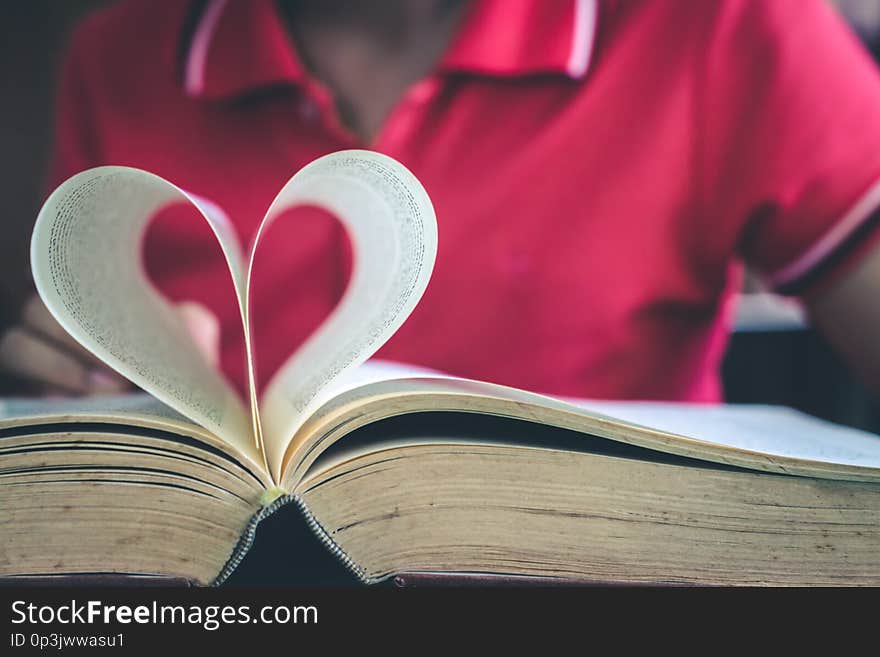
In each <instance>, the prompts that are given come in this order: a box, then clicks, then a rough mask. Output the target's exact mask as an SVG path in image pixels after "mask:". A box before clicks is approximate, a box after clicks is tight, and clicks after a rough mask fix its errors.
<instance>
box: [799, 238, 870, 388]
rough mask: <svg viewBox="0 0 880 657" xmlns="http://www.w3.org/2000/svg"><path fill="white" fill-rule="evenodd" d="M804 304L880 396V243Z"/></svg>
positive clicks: (855, 370) (842, 353)
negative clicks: (850, 268)
mask: <svg viewBox="0 0 880 657" xmlns="http://www.w3.org/2000/svg"><path fill="white" fill-rule="evenodd" d="M804 303H805V305H806V307H807V311H808V313H809V315H810V318H811V320H812V322H813V324H814V325H815V326H816V327H817V328H818V329H819V331H820V332H821V333H822V334H823V335H824V336H825V337H826V338H828V340H829V342H830V343H831V344H832V346H833V347H834V348H835V350H836V351H837V352H838V353H839V354H840V355H841V356H842V357H843V358H844V360H845V362H846V363H847V365H848V366H849V367H850V369H851V370H852V371H853V372H854V373H855V374H856V375H857V376H858V377H859V378H860V379H862V381H864V383H865V384H867V385H868V386H869V387H870V389H871V391H872V392H873V394H874V395H875V396H876V398H877V399H880V245H878V246H874V247H873V248H872V249H871V251H870V252H868V253H867V254H865V255H864V256H863V257H862V258H860V260H859V262H858V263H857V265H856V266H855V267H854V268H853V269H852V270H850V271H848V272H846V273H845V274H843V275H842V276H841V277H839V279H838V280H836V281H834V282H833V283H832V284H831V285H829V286H828V287H827V288H825V289H823V290H821V291H819V292H817V293H816V294H815V295H813V296H811V297H809V298H805V299H804Z"/></svg>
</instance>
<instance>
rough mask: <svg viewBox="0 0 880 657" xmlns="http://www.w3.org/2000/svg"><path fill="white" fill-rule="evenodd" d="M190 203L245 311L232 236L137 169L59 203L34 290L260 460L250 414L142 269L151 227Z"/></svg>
mask: <svg viewBox="0 0 880 657" xmlns="http://www.w3.org/2000/svg"><path fill="white" fill-rule="evenodd" d="M181 201H183V202H192V203H194V204H195V205H196V207H198V208H199V210H200V212H201V213H202V215H203V216H204V218H205V220H206V221H207V222H208V223H209V224H210V226H211V228H212V229H213V231H214V233H215V235H216V236H217V240H218V242H219V243H220V246H221V248H222V250H223V252H224V255H225V257H226V260H227V263H228V265H229V269H230V272H231V276H232V283H233V285H234V287H235V289H236V293H237V294H238V297H239V300H240V301H242V300H243V297H244V293H245V280H244V274H243V271H242V258H241V255H240V253H241V249H240V247H239V245H238V243H237V241H236V239H235V234H234V232H233V231H232V228H231V226H228V225H227V224H225V223H224V222H223V221H221V220H219V219H218V218H217V217H211V216H210V211H209V209H207V208H206V207H202V206H200V205H199V204H198V203H197V202H196V200H194V199H193V198H191V197H190V196H189V195H187V194H186V193H185V192H183V191H182V190H180V189H178V188H177V187H175V186H174V185H172V184H171V183H169V182H167V181H165V180H163V179H162V178H160V177H158V176H155V175H153V174H150V173H147V172H145V171H140V170H138V169H131V168H128V167H112V166H108V167H98V168H95V169H89V170H87V171H84V172H82V173H79V174H77V175H75V176H73V177H72V178H70V179H68V180H67V181H66V182H64V183H62V184H61V185H60V186H59V187H58V189H56V190H55V191H54V192H53V193H52V195H51V196H50V197H49V199H48V200H47V201H46V203H45V204H44V206H43V208H42V209H41V211H40V214H39V216H38V218H37V223H36V226H35V228H34V234H33V238H32V241H31V266H32V269H33V276H34V281H35V283H36V286H37V290H38V292H39V294H40V296H41V297H42V298H43V301H44V302H45V303H46V306H47V307H48V309H49V311H50V312H51V313H52V315H53V316H54V317H55V319H56V320H57V321H58V322H59V323H60V324H61V326H63V327H64V328H65V329H66V330H67V332H68V333H70V334H71V335H72V336H73V337H74V338H76V340H77V341H79V342H80V344H82V345H83V346H84V347H85V348H86V349H88V350H89V351H91V352H92V353H94V354H95V355H96V356H98V357H99V358H101V360H103V361H104V362H105V363H107V365H109V366H110V367H112V368H113V369H114V370H116V371H117V372H119V373H120V374H122V375H123V376H124V377H126V378H127V379H129V380H130V381H132V382H133V383H134V384H136V385H137V386H139V387H140V388H142V389H143V390H146V391H147V392H149V393H150V394H152V395H153V396H155V397H156V398H157V399H159V400H160V401H162V402H164V403H165V404H167V405H168V406H170V407H171V408H173V409H174V410H176V411H177V412H179V413H180V414H182V415H184V416H185V417H187V418H189V419H190V420H192V421H193V422H195V423H197V424H199V425H201V426H202V427H204V428H205V429H207V430H209V431H210V432H212V433H213V434H215V435H216V436H217V437H219V438H221V439H223V440H225V441H226V442H228V443H229V444H231V445H233V446H234V447H236V448H237V449H239V450H240V451H242V452H244V453H245V454H246V455H248V456H249V457H251V458H253V457H254V455H255V453H256V450H255V447H254V444H253V430H252V428H251V418H250V414H249V413H248V411H247V410H246V409H245V407H244V405H243V404H242V402H241V400H240V399H239V398H238V397H237V395H236V394H235V392H234V391H233V389H232V388H231V386H230V385H229V384H228V383H227V382H226V381H225V380H224V379H223V378H222V377H221V376H220V375H219V374H218V373H217V372H216V371H215V370H214V368H213V367H211V365H210V364H209V363H208V362H207V361H206V360H205V359H204V358H203V357H202V356H201V353H200V350H199V349H198V348H197V346H196V344H195V342H194V341H193V339H192V337H191V335H190V333H189V331H188V330H187V328H186V326H185V325H184V323H183V321H182V319H181V317H180V316H179V314H178V313H177V312H176V311H175V310H174V308H173V307H172V305H171V304H170V303H168V302H167V301H166V300H165V298H164V297H163V296H162V295H161V294H160V293H159V292H158V291H157V290H156V289H155V288H154V287H153V286H152V284H151V283H150V282H149V280H148V279H147V276H146V273H145V272H144V269H143V266H142V264H141V240H142V236H143V232H144V230H145V228H146V225H147V223H148V222H149V220H150V219H151V218H152V217H153V215H154V214H155V213H156V212H157V211H158V210H159V209H161V208H162V207H164V206H166V205H168V204H171V203H175V202H181Z"/></svg>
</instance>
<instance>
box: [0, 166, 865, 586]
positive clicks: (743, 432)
mask: <svg viewBox="0 0 880 657" xmlns="http://www.w3.org/2000/svg"><path fill="white" fill-rule="evenodd" d="M180 200H187V201H189V202H192V203H193V204H195V205H196V206H197V207H198V209H199V210H200V211H201V214H202V215H203V216H204V218H205V221H207V222H208V223H209V224H210V226H211V228H212V229H213V231H214V233H215V235H216V236H217V241H218V243H219V246H220V248H221V249H222V251H223V253H224V255H225V256H226V260H227V263H228V265H229V272H230V276H231V279H232V280H231V285H233V286H234V288H235V292H236V294H237V298H238V301H239V304H240V309H241V321H242V325H243V328H244V336H245V339H246V343H247V344H246V346H247V350H248V354H249V355H250V354H252V344H251V343H252V334H251V331H250V326H249V323H250V319H249V309H248V296H249V294H248V288H249V280H250V270H251V267H252V264H253V262H254V258H255V257H258V256H256V254H257V253H258V251H259V248H258V246H259V235H260V234H262V233H263V231H264V229H265V227H266V226H267V225H268V224H269V223H270V222H272V221H273V219H274V218H275V217H277V216H278V215H279V214H280V213H281V212H282V211H284V210H286V209H288V208H290V207H292V206H295V205H299V204H309V205H316V206H319V207H322V208H325V209H327V210H329V211H330V212H332V213H333V214H334V215H336V216H337V217H338V218H339V220H340V221H342V222H343V224H344V225H345V226H346V227H347V229H348V231H349V233H350V235H351V239H352V243H353V246H354V251H355V266H354V271H353V273H352V278H351V281H350V283H349V286H348V288H347V290H346V292H345V295H344V296H343V299H342V301H341V302H340V304H339V305H338V307H337V308H336V309H335V310H334V312H333V313H332V314H331V315H330V317H329V318H328V319H327V320H326V322H325V323H324V324H323V325H322V326H321V327H320V328H319V329H318V330H317V331H316V332H315V334H314V335H313V336H312V337H311V338H310V339H309V340H308V341H307V342H306V343H305V344H304V345H303V346H302V347H301V348H300V349H299V350H298V351H297V352H296V353H295V354H293V355H292V356H291V357H290V359H289V360H288V361H287V362H286V363H285V364H284V365H283V366H282V367H281V368H280V370H279V371H278V373H277V374H276V375H275V376H274V378H273V379H272V381H271V382H270V383H269V384H268V386H267V387H266V389H265V392H264V393H263V394H262V395H258V394H257V391H256V386H255V376H254V366H253V360H252V357H251V359H250V361H249V370H248V371H249V383H250V387H249V394H248V395H247V398H246V399H245V400H241V399H240V398H239V397H238V396H237V395H236V394H235V393H234V391H233V390H232V388H231V387H230V386H229V385H228V384H227V383H226V382H225V380H224V379H223V378H222V377H221V375H220V374H219V373H218V372H216V371H214V370H213V369H212V368H211V366H210V365H208V364H207V362H206V361H204V360H203V359H202V358H201V356H200V355H199V350H198V349H197V348H196V346H195V344H194V343H193V341H192V339H191V337H190V335H189V333H188V332H187V330H186V328H185V327H184V325H183V323H182V322H181V320H180V319H179V317H178V316H177V315H176V314H175V313H174V312H173V311H172V309H171V307H170V306H169V304H168V303H167V302H166V301H165V300H164V299H163V298H162V296H161V295H160V294H159V293H158V292H157V291H156V290H154V289H153V288H152V287H151V286H150V284H149V283H148V281H147V280H146V277H145V275H144V273H143V271H142V268H141V267H139V266H138V265H137V264H136V263H138V262H139V259H140V248H141V242H140V241H141V235H142V233H143V230H144V227H145V225H146V224H147V222H148V221H149V219H150V218H151V216H152V215H153V214H154V213H155V212H156V211H157V210H158V209H160V208H162V207H163V206H165V205H166V204H169V203H172V202H179V201H180ZM436 249H437V228H436V222H435V218H434V213H433V209H432V205H431V202H430V200H429V198H428V196H427V194H426V193H425V191H424V189H423V188H422V187H421V185H420V184H419V182H418V181H417V180H416V179H415V177H414V176H413V175H412V174H411V173H410V172H409V171H407V170H406V169H405V168H404V167H403V166H401V165H400V164H398V163H397V162H395V161H394V160H392V159H390V158H388V157H385V156H382V155H379V154H376V153H371V152H367V151H344V152H339V153H335V154H332V155H329V156H326V157H323V158H320V159H318V160H316V161H315V162H313V163H311V164H309V165H308V166H306V167H305V168H303V169H302V170H301V171H300V172H298V173H297V174H296V175H295V176H294V177H293V178H292V179H291V180H290V181H289V182H288V183H287V184H286V185H285V186H284V187H283V189H282V190H281V192H280V193H279V194H278V196H277V197H276V199H275V200H274V202H273V203H272V204H271V206H270V209H269V211H268V212H267V214H266V216H265V218H264V221H263V225H262V227H261V229H260V231H259V232H258V237H257V239H256V240H255V241H254V244H253V246H251V248H250V250H249V254H248V255H247V257H245V256H244V255H243V250H242V249H241V247H240V245H239V244H238V243H237V241H236V238H235V235H234V232H233V231H232V229H231V227H230V226H228V225H226V224H225V223H224V222H223V221H222V220H221V219H219V218H218V217H217V216H215V214H213V213H212V210H211V208H210V207H206V206H205V205H204V204H200V201H199V200H198V199H196V198H193V197H191V196H189V195H187V194H186V193H185V192H183V191H181V190H180V189H178V188H177V187H175V186H174V185H172V184H171V183H169V182H166V181H165V180H162V179H161V178H159V177H157V176H155V175H152V174H149V173H146V172H143V171H139V170H134V169H129V168H123V167H100V168H97V169H91V170H88V171H85V172H83V173H80V174H78V175H76V176H74V177H73V178H71V179H69V180H68V181H66V182H65V183H63V184H62V185H61V186H60V187H59V188H58V189H57V190H56V191H55V192H54V193H53V194H52V195H51V196H50V198H49V199H48V200H47V201H46V204H45V205H44V207H43V209H42V210H41V212H40V215H39V217H38V219H37V223H36V227H35V229H34V235H33V241H32V265H33V273H34V278H35V281H36V284H37V288H38V291H39V293H40V295H41V296H42V298H43V300H44V301H45V303H46V305H47V306H48V308H49V309H50V311H51V312H52V313H53V315H54V316H55V317H56V319H57V320H58V321H59V322H60V323H61V325H62V326H63V327H64V328H65V329H66V330H67V331H68V332H69V333H70V334H71V335H72V336H73V337H75V338H76V339H77V340H78V341H79V342H80V343H82V344H83V345H84V346H85V347H86V348H88V349H89V350H91V351H92V352H93V353H94V354H95V355H97V356H98V357H100V358H101V359H102V360H103V361H104V362H106V363H107V364H108V365H109V366H111V367H113V368H114V369H115V370H116V371H118V372H119V373H121V374H122V375H124V376H126V377H128V378H129V379H130V380H131V381H132V382H134V383H135V384H137V386H139V387H140V388H142V389H143V390H144V391H146V392H147V393H149V395H147V394H141V395H133V396H121V397H104V398H94V399H88V400H69V401H63V402H57V401H56V402H51V401H42V400H25V399H20V400H7V401H5V402H0V576H21V575H42V574H48V575H58V574H83V573H128V574H132V575H166V576H174V577H182V578H186V579H188V580H191V581H194V582H197V583H201V584H209V583H220V582H222V581H223V580H224V579H226V578H227V577H228V576H229V574H230V573H231V572H232V571H233V570H234V569H235V567H236V566H237V565H238V564H239V563H240V562H241V560H242V559H243V558H244V556H245V553H246V552H247V549H248V547H249V546H250V544H251V541H252V539H253V537H254V532H255V531H256V529H257V525H258V524H259V521H260V520H261V519H262V518H264V517H266V516H267V515H268V514H269V513H271V512H272V511H274V510H275V509H277V508H279V507H280V506H281V505H283V504H286V503H294V504H296V505H297V506H298V507H299V509H300V510H301V511H302V513H303V515H304V517H305V519H306V521H307V522H308V524H309V526H310V527H311V529H313V530H314V532H315V533H316V534H317V535H318V537H319V538H320V540H321V541H322V542H323V543H324V544H325V545H326V546H327V548H328V549H329V550H330V551H332V552H333V553H334V554H335V555H336V556H338V558H339V559H340V560H341V561H342V563H343V564H345V566H347V567H348V568H349V569H351V571H352V572H353V573H355V574H356V575H357V576H358V577H359V578H360V579H361V580H362V581H364V582H367V583H372V582H378V581H381V580H383V579H386V578H388V577H390V576H392V575H395V574H400V573H439V574H443V573H445V574H449V575H454V576H459V575H461V576H464V575H467V574H479V573H488V574H497V575H502V576H508V575H510V576H531V577H543V578H547V579H546V581H548V582H552V581H554V579H556V578H559V579H565V580H577V581H584V582H590V581H593V582H595V581H601V582H634V583H668V582H675V583H682V582H684V583H697V584H798V585H803V584H819V585H827V584H831V585H834V584H871V585H877V584H880V561H878V556H877V555H878V554H880V439H878V438H877V437H875V436H873V435H870V434H866V433H862V432H859V431H855V430H849V429H844V428H841V427H837V426H834V425H830V424H827V423H823V422H820V421H818V420H815V419H812V418H809V417H807V416H804V415H801V414H798V413H795V412H794V411H790V410H787V409H778V408H767V407H758V408H739V409H738V408H729V407H708V406H707V407H698V406H676V405H664V404H650V403H623V402H592V403H586V402H584V403H581V402H578V403H575V402H571V401H565V400H561V399H553V398H550V397H546V396H542V395H538V394H533V393H530V392H525V391H521V390H516V389H512V388H508V387H504V386H499V385H493V384H489V383H482V382H478V381H471V380H464V379H458V378H454V377H446V376H442V375H433V374H431V373H429V372H424V371H419V370H413V369H407V368H403V367H396V366H382V365H381V364H376V363H366V364H364V363H365V361H367V359H368V358H369V357H370V356H371V355H372V354H373V353H374V352H375V351H376V350H377V349H378V348H379V347H380V346H381V345H382V344H383V343H384V342H385V341H386V340H388V338H389V337H390V336H391V335H392V334H393V333H394V331H395V330H396V329H397V328H398V327H399V326H400V325H401V324H402V323H403V321H404V320H405V319H406V317H407V315H408V314H409V313H410V311H411V310H412V309H413V308H414V306H415V305H416V303H417V302H418V300H419V298H420V296H421V295H422V292H423V291H424V289H425V288H426V286H427V284H428V280H429V278H430V274H431V270H432V267H433V263H434V257H435V253H436ZM303 284H308V282H307V281H305V282H303ZM511 357H517V355H515V354H512V355H511ZM290 558H291V559H296V558H297V555H296V554H291V555H290Z"/></svg>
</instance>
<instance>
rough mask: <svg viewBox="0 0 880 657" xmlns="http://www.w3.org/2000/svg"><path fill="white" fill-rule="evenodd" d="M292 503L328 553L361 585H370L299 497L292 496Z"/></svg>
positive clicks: (369, 581)
mask: <svg viewBox="0 0 880 657" xmlns="http://www.w3.org/2000/svg"><path fill="white" fill-rule="evenodd" d="M293 501H294V503H295V504H296V506H297V507H298V508H299V510H300V513H302V515H303V518H305V521H306V524H307V525H308V527H309V529H311V530H312V533H313V534H314V535H315V536H317V537H318V540H319V541H321V543H322V544H323V545H324V547H326V548H327V549H328V550H329V551H330V553H331V554H332V555H333V556H334V557H336V558H337V559H338V560H339V562H340V563H342V565H343V566H345V567H346V568H347V569H348V570H349V571H351V573H352V574H354V576H355V577H357V578H358V580H359V581H360V582H361V583H363V584H372V583H373V582H372V580H370V578H369V577H367V573H366V571H365V570H364V569H363V568H361V567H360V566H358V565H357V564H356V563H355V562H354V560H353V559H352V558H351V557H349V556H348V555H347V554H346V553H345V551H344V550H343V549H342V548H341V547H339V545H338V544H337V543H336V541H334V540H333V538H331V536H330V534H328V533H327V530H326V529H324V527H323V525H321V523H320V522H318V519H317V518H315V516H314V514H312V511H311V509H309V507H308V506H307V505H306V503H305V501H304V500H303V499H302V498H301V497H300V496H299V495H294V496H293Z"/></svg>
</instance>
